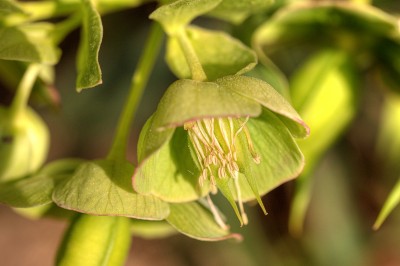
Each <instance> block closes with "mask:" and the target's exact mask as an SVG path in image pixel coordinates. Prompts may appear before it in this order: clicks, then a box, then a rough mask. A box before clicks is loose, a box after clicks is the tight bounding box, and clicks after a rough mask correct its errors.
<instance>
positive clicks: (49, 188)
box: [0, 159, 81, 208]
mask: <svg viewBox="0 0 400 266" xmlns="http://www.w3.org/2000/svg"><path fill="white" fill-rule="evenodd" d="M80 162H81V160H76V159H64V160H60V161H55V162H52V163H50V164H48V165H46V166H45V167H44V168H43V169H42V170H40V171H39V172H38V173H37V174H35V175H33V176H31V177H27V178H23V179H18V180H13V181H9V182H6V183H0V202H1V203H3V204H7V205H9V206H12V207H17V208H28V207H35V206H40V205H44V204H48V203H51V202H52V199H51V195H52V193H53V189H54V186H55V184H56V183H58V182H59V181H60V180H62V179H64V178H66V177H68V175H70V174H72V172H73V171H74V170H75V168H76V167H77V166H78V164H79V163H80Z"/></svg>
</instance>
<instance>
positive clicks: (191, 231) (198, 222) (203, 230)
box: [167, 202, 241, 241]
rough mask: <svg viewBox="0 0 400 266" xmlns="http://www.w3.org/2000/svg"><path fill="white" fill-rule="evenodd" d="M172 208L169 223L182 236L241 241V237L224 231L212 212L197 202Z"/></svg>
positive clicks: (207, 239)
mask: <svg viewBox="0 0 400 266" xmlns="http://www.w3.org/2000/svg"><path fill="white" fill-rule="evenodd" d="M170 208H171V213H170V215H169V216H168V218H167V221H168V223H170V224H171V225H172V226H173V227H175V228H176V230H178V231H179V232H181V233H182V234H185V235H187V236H189V237H192V238H196V239H199V240H205V241H218V240H224V239H229V238H234V239H238V240H240V239H241V236H240V235H236V234H230V233H229V231H226V230H224V229H222V228H221V227H220V226H219V225H218V224H217V223H216V222H215V221H214V218H213V216H212V214H211V212H210V211H208V210H207V209H206V208H205V207H203V206H201V205H200V204H199V203H197V202H191V203H181V204H171V206H170Z"/></svg>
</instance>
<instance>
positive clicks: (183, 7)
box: [150, 0, 222, 35]
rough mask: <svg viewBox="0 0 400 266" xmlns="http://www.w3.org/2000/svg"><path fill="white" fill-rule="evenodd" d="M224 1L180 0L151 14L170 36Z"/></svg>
mask: <svg viewBox="0 0 400 266" xmlns="http://www.w3.org/2000/svg"><path fill="white" fill-rule="evenodd" d="M221 1H222V0H178V1H175V2H173V3H171V4H167V5H163V6H161V7H159V8H158V9H156V10H155V11H154V12H153V13H151V14H150V18H151V19H154V20H156V21H158V22H159V23H160V24H161V25H162V26H163V28H164V30H165V31H166V32H167V34H169V35H174V34H175V33H176V32H178V31H180V30H181V29H183V27H185V26H186V25H187V24H189V23H190V22H191V21H192V20H193V19H194V18H196V17H198V16H200V15H202V14H204V13H207V12H208V11H210V10H212V9H213V8H215V7H216V6H217V5H218V4H219V3H220V2H221Z"/></svg>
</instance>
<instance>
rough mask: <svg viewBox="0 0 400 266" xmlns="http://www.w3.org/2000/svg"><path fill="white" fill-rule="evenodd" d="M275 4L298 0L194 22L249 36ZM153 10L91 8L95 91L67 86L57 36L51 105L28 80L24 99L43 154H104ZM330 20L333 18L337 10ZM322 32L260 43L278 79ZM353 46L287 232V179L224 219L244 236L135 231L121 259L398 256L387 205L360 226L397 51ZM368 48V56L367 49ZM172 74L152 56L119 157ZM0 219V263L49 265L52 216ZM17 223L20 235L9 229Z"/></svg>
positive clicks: (390, 180)
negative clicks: (340, 111)
mask: <svg viewBox="0 0 400 266" xmlns="http://www.w3.org/2000/svg"><path fill="white" fill-rule="evenodd" d="M286 2H300V1H276V3H275V5H274V6H273V8H270V9H268V10H267V11H265V12H263V13H260V14H257V15H255V16H252V17H250V18H249V19H247V20H246V21H244V22H243V24H242V25H231V24H229V23H226V22H222V21H220V20H216V19H213V18H201V19H197V20H196V21H195V24H201V25H202V26H204V27H209V28H214V29H223V30H226V31H228V32H230V33H231V34H233V35H234V36H235V37H237V38H239V39H241V40H242V41H243V42H244V43H246V44H248V45H251V38H252V36H253V32H254V30H255V29H257V28H258V27H259V25H261V24H262V23H264V22H265V21H268V20H270V19H272V18H274V15H276V12H279V10H280V9H281V8H282V7H283V6H284V4H287V3H286ZM315 2H318V1H315ZM354 2H357V1H354ZM358 2H363V1H358ZM364 2H366V1H364ZM361 4H362V3H360V5H361ZM371 4H372V5H374V6H376V7H378V8H380V9H382V10H383V11H385V12H388V13H390V14H392V15H396V14H397V13H398V12H399V11H400V3H399V2H397V1H388V0H381V1H379V0H377V1H373V2H372V3H371ZM154 8H155V5H154V3H150V4H146V5H143V6H141V7H139V8H135V9H131V10H126V11H120V12H117V13H113V14H108V15H106V16H104V17H103V18H102V19H103V25H104V39H103V44H102V48H101V52H100V64H101V66H102V70H103V81H104V83H103V84H102V85H100V86H98V87H97V88H95V89H91V90H86V91H84V92H82V93H79V94H78V93H76V91H75V90H74V86H75V77H76V73H75V53H76V50H77V39H78V38H79V32H78V31H75V32H73V33H72V34H71V35H69V36H68V37H67V38H66V40H65V41H63V42H62V44H61V48H62V50H63V54H62V58H61V61H60V63H59V64H58V65H57V67H56V83H55V86H54V88H52V90H51V91H52V97H53V99H55V101H54V102H55V103H56V104H54V105H53V106H52V107H51V108H49V107H48V105H46V104H45V102H46V101H43V99H42V98H43V97H42V94H41V91H40V89H37V90H36V91H34V96H35V97H33V99H32V104H33V106H34V107H35V109H36V110H38V111H39V112H40V114H41V115H42V116H43V117H44V119H45V121H46V122H47V123H48V125H49V128H50V132H51V148H50V155H49V158H48V160H49V161H52V160H55V159H58V158H64V157H80V158H86V159H95V158H99V157H102V156H105V154H106V152H107V150H108V148H109V147H110V145H111V140H112V136H113V133H114V128H115V126H116V122H117V118H118V116H119V114H120V111H121V109H122V105H123V102H124V99H125V98H126V96H127V93H128V91H127V90H128V88H129V84H130V78H131V73H132V72H133V70H134V68H135V66H136V64H137V60H138V58H139V56H140V53H141V52H142V50H143V44H144V40H145V38H146V34H147V31H148V28H149V25H150V21H149V20H148V19H147V17H148V15H149V14H150V13H151V12H152V11H153V10H154ZM336 19H339V20H340V17H339V18H336ZM349 23H350V24H351V23H353V22H349ZM344 25H347V24H344ZM363 28H364V29H368V26H366V25H363ZM322 29H324V28H322ZM292 30H293V31H296V27H295V26H293V29H292ZM332 31H333V32H336V34H337V35H338V36H339V37H342V36H344V35H345V34H349V35H350V37H351V38H355V39H358V37H359V35H357V32H355V31H349V32H347V33H343V32H339V31H336V30H335V29H332ZM371 31H372V28H371ZM316 34H317V35H316ZM341 34H342V35H341ZM328 35H329V34H327V35H324V34H321V35H319V34H318V32H313V33H311V34H308V35H304V36H302V35H301V34H300V35H299V36H297V37H298V39H295V40H294V41H293V42H292V43H290V45H288V46H284V45H280V43H279V42H276V43H274V45H275V46H276V47H275V46H274V49H273V50H271V51H268V49H266V50H267V51H266V53H267V54H268V56H269V57H270V58H271V60H272V61H273V62H274V63H275V64H276V66H278V68H279V69H280V70H282V72H283V74H284V76H286V77H288V80H289V84H290V82H291V81H292V77H293V76H294V75H295V73H296V71H298V69H299V68H300V67H301V66H302V64H303V63H304V62H305V61H306V60H307V58H308V57H309V55H311V54H312V53H314V52H315V51H319V50H321V49H323V48H325V47H328V46H329V47H332V46H335V45H334V44H333V43H332V40H331V39H329V38H328V37H327V36H328ZM360 36H361V35H360ZM345 37H348V36H345ZM361 37H362V36H361ZM361 37H360V38H361ZM373 37H374V36H373ZM373 41H374V40H373ZM363 44H365V42H360V43H358V45H359V46H357V47H355V48H354V47H353V48H352V49H355V50H353V51H352V53H353V55H354V54H356V55H361V58H360V57H355V58H356V59H355V60H359V61H357V64H358V68H357V74H356V75H357V80H358V81H357V82H358V83H357V84H358V92H357V93H356V94H355V95H356V96H355V97H356V101H357V103H358V104H357V108H356V109H357V110H356V112H355V114H354V116H353V117H352V119H351V122H349V123H347V124H346V126H345V127H344V128H343V129H342V130H341V131H340V135H339V137H337V138H335V142H334V144H333V145H332V146H331V147H330V148H329V149H328V150H327V151H324V152H321V153H320V154H319V156H318V163H315V165H314V166H315V167H314V168H313V170H312V171H310V172H311V173H310V174H309V175H310V177H309V180H310V183H309V185H310V186H311V188H312V189H310V191H309V192H308V193H309V196H310V201H309V208H308V209H307V208H306V212H305V223H304V230H302V233H301V234H297V235H293V230H292V231H289V229H288V223H289V220H290V215H291V206H292V199H293V198H294V195H295V193H296V192H295V191H297V189H296V183H295V182H289V183H287V184H285V185H282V186H280V187H278V188H277V189H275V190H274V191H272V192H271V193H269V194H268V195H267V196H265V197H264V198H263V201H264V204H265V206H266V208H267V210H268V213H269V214H268V215H267V216H266V217H265V216H264V215H263V214H262V212H261V210H259V208H256V207H254V208H253V207H248V215H249V216H251V217H249V220H250V223H249V225H248V226H246V227H242V228H240V227H239V226H238V225H237V224H233V227H234V228H232V231H234V232H239V233H241V234H243V236H244V241H243V242H242V243H241V244H238V243H235V242H233V241H223V242H218V243H209V242H199V241H197V240H192V239H189V238H187V237H185V236H183V235H173V236H169V237H166V238H156V239H147V238H143V237H136V236H135V237H134V239H133V243H132V247H131V252H130V257H129V259H128V261H127V264H126V265H153V264H157V265H160V266H162V265H175V266H177V265H233V266H235V265H237V266H239V265H240V266H242V265H245V266H246V265H248V266H251V265H400V227H399V222H400V212H399V209H398V208H397V209H395V210H394V211H393V212H392V213H391V215H390V216H389V217H388V218H387V220H386V221H385V223H384V224H383V226H382V227H381V228H380V229H379V230H378V231H374V230H373V229H372V226H373V224H374V222H375V220H376V218H377V216H378V213H379V212H380V210H381V207H382V205H383V204H384V202H385V200H386V198H387V196H388V194H389V193H390V191H391V189H392V188H393V187H394V186H395V184H396V182H397V179H398V177H399V170H400V167H399V164H398V159H399V158H400V152H399V151H400V143H399V137H398V136H397V135H398V133H397V131H398V129H400V115H399V113H400V111H399V105H400V99H399V98H400V96H398V95H397V93H398V91H399V88H400V83H399V82H398V81H396V78H397V79H398V78H399V77H400V72H396V63H393V65H394V68H391V69H392V72H390V71H389V72H390V73H391V78H392V81H391V82H386V83H385V82H384V79H385V78H381V76H380V74H379V73H380V72H379V71H380V69H383V68H385V67H387V66H389V65H390V63H389V61H390V62H392V61H396V60H397V61H399V60H400V59H399V58H400V49H397V50H396V49H395V48H393V45H392V41H391V40H390V38H386V39H385V38H383V40H382V42H381V43H380V44H379V46H377V48H376V47H374V49H376V50H373V49H372V50H373V51H374V52H376V53H375V54H373V53H372V52H371V51H372V50H368V49H370V47H367V48H366V47H364V46H363ZM278 48H279V49H278ZM366 50H367V51H366ZM374 56H376V58H377V59H376V60H375V59H371V57H374ZM374 58H375V57H374ZM360 60H361V63H360ZM399 62H400V61H399ZM360 64H361V67H360ZM3 68H4V66H3ZM7 69H10V68H9V66H7ZM272 69H273V68H272ZM269 71H271V69H269ZM2 72H3V73H4V71H2ZM15 73H17V71H16V72H15ZM252 75H255V76H257V75H258V76H260V75H261V76H262V77H264V78H266V79H267V80H268V81H270V82H271V83H272V84H274V85H275V87H277V89H279V88H281V92H282V93H283V94H284V95H285V94H288V92H285V90H287V88H286V87H285V86H286V85H287V84H286V83H285V82H287V81H285V80H284V79H283V80H281V79H275V80H273V79H271V77H276V75H277V74H276V73H275V75H270V72H268V69H267V70H265V69H264V70H263V69H256V71H254V72H253V73H252ZM175 79H176V78H175V77H174V76H173V74H172V73H171V72H170V70H169V69H168V67H167V66H166V64H165V62H164V58H163V57H162V56H161V57H160V58H159V59H158V62H157V64H156V67H155V70H154V73H153V75H152V78H151V80H150V83H149V84H148V87H147V89H146V91H145V95H144V98H143V101H142V103H141V105H140V108H139V110H138V114H137V116H136V117H137V119H136V120H135V121H134V125H133V131H132V132H133V134H131V140H130V145H129V155H128V158H129V159H130V160H131V161H136V158H135V156H136V141H137V138H138V134H139V132H140V129H141V127H142V126H143V124H144V122H145V121H146V119H147V118H148V117H149V116H150V115H151V113H152V112H154V110H155V108H156V105H157V103H158V101H159V99H160V97H161V95H162V93H163V92H164V91H165V89H166V88H167V85H168V84H171V83H172V82H173V81H174V80H175ZM386 81H387V78H386ZM0 84H1V90H0V101H1V104H9V103H10V101H11V98H12V95H13V90H12V88H15V84H16V81H13V80H12V79H9V80H7V79H5V78H2V79H1V80H0ZM388 84H389V85H388ZM289 87H290V86H289ZM396 91H397V92H396ZM334 99H335V98H334V95H333V98H332V100H334ZM321 112H323V110H321ZM394 114H397V115H394ZM389 116H391V117H392V118H388V117H389ZM334 119H335V118H333V120H334ZM306 122H307V120H306ZM332 123H333V124H334V121H332ZM311 130H312V127H311ZM324 130H325V131H326V132H327V134H328V133H329V132H330V130H332V129H331V128H330V127H329V124H328V125H327V126H326V128H324V129H323V131H322V132H324ZM219 204H222V205H223V204H224V202H223V201H221V203H219ZM228 213H230V212H228ZM0 217H1V219H0V235H1V238H0V255H1V257H2V260H3V262H4V260H5V264H4V265H28V264H27V263H28V261H24V259H29V260H30V262H29V265H51V264H52V258H53V257H54V253H55V250H56V246H49V244H48V243H49V242H46V241H54V242H56V241H55V240H54V238H56V239H57V238H58V239H59V238H60V237H61V234H62V230H63V229H64V227H65V224H64V223H65V222H64V221H57V220H56V221H53V220H51V221H50V220H47V219H44V220H41V221H35V222H31V221H25V220H23V218H20V217H18V216H16V215H15V214H13V213H11V211H10V210H9V209H6V208H5V207H4V206H1V207H0ZM232 220H235V219H232ZM27 227H28V228H29V229H26V228H27ZM22 228H25V229H24V230H31V231H33V232H27V231H24V230H22ZM21 230H22V231H21ZM41 230H42V231H41ZM46 230H50V232H53V234H52V236H49V239H50V240H45V238H46V237H41V233H40V232H44V231H46ZM18 231H20V233H17V234H11V233H10V232H18ZM35 231H36V234H35ZM300 231H301V230H300ZM290 232H291V233H290ZM22 233H23V234H22ZM295 233H296V232H295ZM297 233H299V232H297ZM35 236H36V237H35ZM22 243H24V244H23V245H22ZM46 244H47V246H46ZM38 245H39V247H40V245H42V247H43V250H42V252H39V251H38V252H36V253H32V252H31V253H27V254H29V255H28V256H25V258H24V256H21V255H20V254H24V251H23V250H21V248H23V249H25V250H26V251H28V250H32V246H36V247H37V246H38ZM17 246H18V247H19V248H20V249H17ZM12 251H17V253H13V252H12ZM46 254H47V256H46Z"/></svg>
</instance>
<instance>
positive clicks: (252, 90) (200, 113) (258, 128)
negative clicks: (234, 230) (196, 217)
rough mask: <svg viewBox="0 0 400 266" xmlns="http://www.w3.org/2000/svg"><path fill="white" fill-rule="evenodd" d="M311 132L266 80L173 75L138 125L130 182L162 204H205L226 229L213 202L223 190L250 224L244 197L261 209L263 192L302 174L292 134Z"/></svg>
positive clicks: (240, 217) (245, 222)
mask: <svg viewBox="0 0 400 266" xmlns="http://www.w3.org/2000/svg"><path fill="white" fill-rule="evenodd" d="M308 131H309V129H308V127H307V126H306V125H305V123H304V122H303V121H302V120H301V119H300V117H299V115H298V114H297V113H296V111H295V110H294V109H293V108H292V107H291V105H290V104H289V103H288V102H287V101H286V100H285V99H284V98H283V97H282V96H281V95H280V94H279V93H277V92H276V91H275V90H274V89H273V88H272V87H271V86H270V85H268V84H267V83H265V82H263V81H260V80H257V79H254V78H250V77H245V76H236V75H235V76H227V77H224V78H221V79H217V80H215V81H213V82H200V81H194V80H188V79H184V80H178V81H176V82H175V83H173V84H172V85H171V86H170V87H169V88H168V90H167V91H166V93H165V94H164V96H163V98H162V99H161V101H160V103H159V105H158V107H157V110H156V112H155V113H154V114H153V115H152V117H151V118H150V119H149V120H148V121H147V123H146V125H145V126H144V127H143V129H142V132H141V134H140V138H139V143H138V160H139V165H138V167H137V168H136V170H135V173H134V176H133V186H134V189H135V190H136V191H137V192H138V193H141V194H151V195H154V196H156V197H159V198H161V199H163V200H165V201H167V202H175V203H177V202H189V201H195V200H200V201H202V202H205V205H206V206H207V207H208V208H209V210H210V211H211V212H212V214H213V215H214V218H215V220H216V222H217V223H218V224H219V225H220V226H221V227H223V228H226V227H227V226H226V225H225V221H224V220H223V218H222V216H221V215H220V213H219V210H218V209H217V207H216V206H214V204H213V201H212V195H213V194H216V193H218V192H221V193H222V195H223V196H224V197H225V198H226V199H227V200H228V201H229V203H230V204H231V206H232V208H233V209H234V211H235V213H236V215H237V217H238V219H239V221H240V223H241V224H247V222H248V219H247V216H246V213H245V211H244V206H243V203H244V202H247V201H251V200H257V201H258V203H259V205H260V206H261V208H262V209H263V211H264V213H266V210H265V208H264V205H263V202H262V201H261V198H260V195H264V194H265V193H267V192H269V191H270V190H272V189H273V188H275V187H276V186H278V185H280V184H282V183H284V182H286V181H288V180H290V179H292V178H295V177H296V176H297V175H298V174H299V173H300V172H301V170H302V168H303V165H304V158H303V155H302V154H301V152H300V150H299V149H298V147H297V145H296V143H295V141H294V137H299V138H303V137H305V136H307V135H308ZM210 194H211V195H210ZM236 202H237V204H236Z"/></svg>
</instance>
